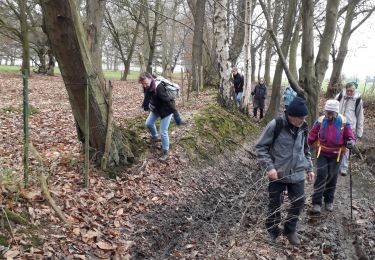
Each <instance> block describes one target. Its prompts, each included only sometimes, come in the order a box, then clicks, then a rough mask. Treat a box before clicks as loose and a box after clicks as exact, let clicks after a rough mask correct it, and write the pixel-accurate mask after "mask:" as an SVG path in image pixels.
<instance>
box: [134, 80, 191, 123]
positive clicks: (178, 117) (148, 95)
mask: <svg viewBox="0 0 375 260" xmlns="http://www.w3.org/2000/svg"><path fill="white" fill-rule="evenodd" d="M143 92H144V96H143V102H142V106H141V108H142V109H143V110H144V111H150V107H149V106H150V100H151V93H150V92H149V91H147V90H146V88H145V87H143ZM173 119H174V122H175V123H176V125H178V126H180V125H184V124H186V122H185V121H183V120H182V118H181V114H180V113H179V112H178V111H177V109H175V111H174V112H173Z"/></svg>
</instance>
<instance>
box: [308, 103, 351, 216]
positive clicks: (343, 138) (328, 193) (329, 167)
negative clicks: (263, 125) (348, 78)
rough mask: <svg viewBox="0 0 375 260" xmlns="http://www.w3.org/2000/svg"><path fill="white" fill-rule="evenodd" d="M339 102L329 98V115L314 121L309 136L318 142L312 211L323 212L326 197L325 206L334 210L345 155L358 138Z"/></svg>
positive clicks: (309, 138)
mask: <svg viewBox="0 0 375 260" xmlns="http://www.w3.org/2000/svg"><path fill="white" fill-rule="evenodd" d="M339 107H340V103H339V101H337V100H335V99H330V100H327V102H326V104H325V106H324V110H325V115H323V116H321V117H319V119H318V120H317V121H316V122H315V123H314V125H313V127H312V128H311V130H310V132H309V136H308V143H309V145H312V144H313V143H315V142H316V145H317V163H316V167H317V177H316V180H315V183H314V193H313V195H312V204H313V207H312V209H311V212H312V213H320V212H321V206H322V198H324V203H325V208H326V210H328V211H333V200H334V195H335V189H336V182H337V176H338V174H339V168H340V162H341V158H342V157H343V155H344V154H345V150H346V148H349V149H352V148H353V146H354V142H355V137H354V135H353V132H352V128H351V126H350V123H349V121H347V120H346V118H345V117H344V116H343V115H341V114H339Z"/></svg>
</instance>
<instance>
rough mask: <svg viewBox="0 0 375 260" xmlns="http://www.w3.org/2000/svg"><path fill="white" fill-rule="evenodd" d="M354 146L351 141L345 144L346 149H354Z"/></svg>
mask: <svg viewBox="0 0 375 260" xmlns="http://www.w3.org/2000/svg"><path fill="white" fill-rule="evenodd" d="M354 145H355V143H354V141H353V140H349V141H347V142H346V147H347V148H348V149H353V148H354Z"/></svg>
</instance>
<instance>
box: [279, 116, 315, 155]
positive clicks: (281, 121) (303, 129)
mask: <svg viewBox="0 0 375 260" xmlns="http://www.w3.org/2000/svg"><path fill="white" fill-rule="evenodd" d="M275 120H276V126H275V129H274V130H273V138H272V145H273V144H274V143H275V141H276V139H277V137H278V136H279V135H280V132H281V130H282V129H283V127H284V124H283V118H282V117H277V118H276V119H275ZM301 128H302V131H303V136H304V137H305V140H304V143H305V145H304V149H305V152H306V148H308V145H307V134H308V131H309V129H308V127H307V123H306V122H303V125H302V126H301Z"/></svg>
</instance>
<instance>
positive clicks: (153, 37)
mask: <svg viewBox="0 0 375 260" xmlns="http://www.w3.org/2000/svg"><path fill="white" fill-rule="evenodd" d="M159 9H160V0H156V1H155V10H156V12H155V21H154V26H153V27H152V35H150V32H149V30H148V29H147V31H148V32H147V35H148V43H149V46H150V51H149V53H148V60H147V68H146V71H147V72H149V73H151V74H152V63H153V61H154V56H155V50H156V33H157V31H158V26H159ZM147 24H148V21H147Z"/></svg>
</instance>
